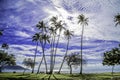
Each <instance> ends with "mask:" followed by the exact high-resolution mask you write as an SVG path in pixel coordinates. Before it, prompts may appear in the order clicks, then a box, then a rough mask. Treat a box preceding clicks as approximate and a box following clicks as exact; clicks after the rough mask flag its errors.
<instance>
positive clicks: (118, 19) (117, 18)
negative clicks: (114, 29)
mask: <svg viewBox="0 0 120 80" xmlns="http://www.w3.org/2000/svg"><path fill="white" fill-rule="evenodd" d="M114 21H115V23H116V24H115V26H117V25H120V14H119V13H118V14H117V15H116V16H115V17H114Z"/></svg>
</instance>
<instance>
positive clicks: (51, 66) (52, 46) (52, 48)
mask: <svg viewBox="0 0 120 80" xmlns="http://www.w3.org/2000/svg"><path fill="white" fill-rule="evenodd" d="M54 41H55V36H53V38H52V41H51V57H50V58H51V60H50V62H51V63H50V74H52V73H53V71H52V68H53V53H54Z"/></svg>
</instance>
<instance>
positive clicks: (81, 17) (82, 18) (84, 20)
mask: <svg viewBox="0 0 120 80" xmlns="http://www.w3.org/2000/svg"><path fill="white" fill-rule="evenodd" d="M78 24H80V25H82V33H81V68H80V74H82V53H83V51H82V48H83V35H84V27H85V26H86V25H88V18H86V17H85V16H84V15H83V14H81V15H79V16H78Z"/></svg>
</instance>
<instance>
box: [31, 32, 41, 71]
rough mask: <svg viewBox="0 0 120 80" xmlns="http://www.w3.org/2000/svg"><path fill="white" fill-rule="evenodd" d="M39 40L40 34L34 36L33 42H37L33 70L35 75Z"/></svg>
mask: <svg viewBox="0 0 120 80" xmlns="http://www.w3.org/2000/svg"><path fill="white" fill-rule="evenodd" d="M39 38H40V36H39V33H36V34H34V36H33V37H32V39H33V40H32V41H35V42H36V49H35V55H34V66H33V69H32V73H34V68H35V61H36V54H37V48H38V42H39Z"/></svg>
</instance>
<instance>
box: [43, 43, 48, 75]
mask: <svg viewBox="0 0 120 80" xmlns="http://www.w3.org/2000/svg"><path fill="white" fill-rule="evenodd" d="M44 48H45V44H44V46H43V49H42V50H43V59H44V62H45V68H46V73H47V72H48V70H47V62H46V58H45V53H44Z"/></svg>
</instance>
